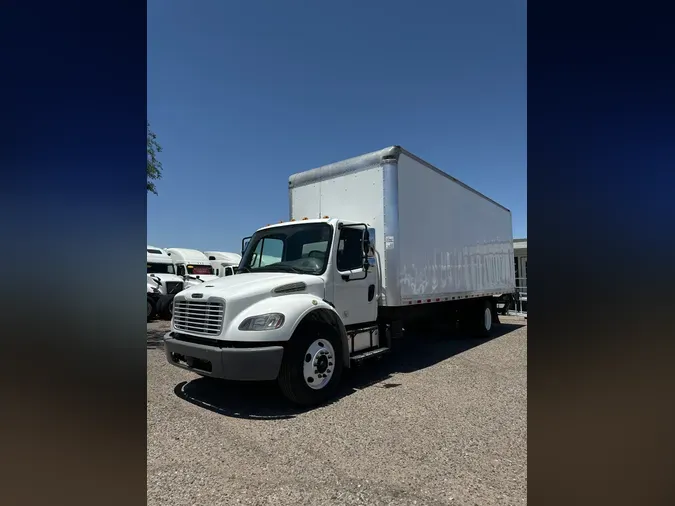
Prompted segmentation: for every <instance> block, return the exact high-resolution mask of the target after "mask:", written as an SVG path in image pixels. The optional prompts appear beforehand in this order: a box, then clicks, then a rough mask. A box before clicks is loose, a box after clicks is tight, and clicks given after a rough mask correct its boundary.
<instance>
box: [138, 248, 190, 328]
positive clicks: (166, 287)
mask: <svg viewBox="0 0 675 506" xmlns="http://www.w3.org/2000/svg"><path fill="white" fill-rule="evenodd" d="M146 250H147V260H148V270H147V275H148V277H151V278H152V279H153V280H154V281H155V282H156V284H157V289H158V290H159V293H160V296H159V297H155V298H156V300H155V306H154V310H155V312H156V313H157V314H159V315H160V316H162V317H164V318H167V319H168V318H170V317H171V307H172V300H173V296H174V295H176V294H177V293H178V292H180V291H181V290H182V289H183V288H184V286H185V280H184V279H183V277H181V276H178V275H177V274H176V266H175V265H174V263H173V260H172V259H171V257H170V256H169V255H168V254H167V253H166V251H164V250H163V249H161V248H158V247H156V246H151V245H149V244H148V245H147V246H146ZM148 293H149V292H148ZM148 304H149V299H148ZM149 309H150V306H149V305H148V310H149ZM153 316H154V315H153Z"/></svg>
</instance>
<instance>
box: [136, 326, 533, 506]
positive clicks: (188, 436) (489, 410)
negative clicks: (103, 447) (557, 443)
mask: <svg viewBox="0 0 675 506" xmlns="http://www.w3.org/2000/svg"><path fill="white" fill-rule="evenodd" d="M502 322H503V325H501V326H500V327H498V329H497V332H496V333H495V336H494V337H493V338H492V339H488V340H475V339H467V338H463V337H461V336H454V337H448V336H447V335H446V336H443V335H432V336H419V337H415V338H412V339H407V340H405V341H402V342H401V346H400V348H399V349H398V350H397V352H396V353H393V354H390V355H389V356H388V357H384V358H382V359H381V360H380V361H379V362H376V363H366V364H364V365H363V366H361V367H360V368H359V369H356V370H354V371H350V373H349V374H348V375H347V376H346V377H345V378H344V379H343V383H344V385H343V388H342V390H341V393H340V395H339V397H338V398H337V399H336V400H335V402H333V403H331V404H329V405H327V406H323V407H320V408H316V409H312V410H307V411H298V410H296V409H294V408H291V407H290V406H289V405H288V404H287V403H286V402H285V401H284V399H283V398H282V397H281V395H280V394H279V393H278V391H277V389H276V385H274V384H233V383H226V382H221V381H214V380H206V379H202V378H199V377H198V376H196V375H194V374H191V373H189V372H186V371H183V370H181V369H178V368H176V367H173V366H170V365H169V364H168V363H167V362H166V359H165V357H164V351H163V349H162V340H161V337H162V336H163V334H164V332H166V331H167V330H168V326H169V325H168V323H167V322H153V323H149V324H148V386H147V388H148V505H160V504H161V505H169V506H174V505H196V504H201V505H228V506H229V505H234V504H251V505H253V504H255V505H268V504H269V505H272V504H279V505H305V504H307V505H309V504H311V505H338V504H377V505H380V504H381V505H406V506H409V505H427V504H428V505H440V504H444V505H458V504H462V505H463V504H467V505H491V504H518V505H520V504H525V503H526V498H527V494H526V492H527V320H524V319H521V318H516V317H502Z"/></svg>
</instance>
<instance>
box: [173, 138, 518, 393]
mask: <svg viewBox="0 0 675 506" xmlns="http://www.w3.org/2000/svg"><path fill="white" fill-rule="evenodd" d="M289 200H290V220H289V221H286V222H282V223H278V224H274V225H268V226H266V227H263V228H261V229H259V230H257V231H256V232H255V233H254V234H253V236H252V237H250V238H247V239H245V240H244V241H242V244H243V245H244V246H243V248H242V249H243V252H242V260H241V262H240V264H239V268H238V274H237V275H236V276H230V277H227V278H220V279H218V280H216V281H210V282H209V283H208V284H205V285H203V286H199V287H193V288H189V289H187V290H185V291H183V292H181V293H180V294H178V295H177V296H176V298H175V302H174V313H173V319H172V326H171V331H170V332H169V333H167V334H166V336H165V344H166V347H165V349H166V355H167V360H168V361H169V363H171V364H173V365H176V366H178V367H182V368H185V369H189V370H192V371H194V372H196V373H198V374H200V375H202V376H211V377H216V378H226V379H232V380H276V381H278V383H279V386H280V387H281V390H282V392H283V393H284V395H285V396H286V397H288V398H289V399H290V400H291V401H293V402H295V403H298V404H304V405H311V404H317V403H321V402H324V401H325V400H327V399H328V398H329V397H330V396H331V395H333V394H334V393H335V390H336V388H337V385H338V383H339V381H340V377H341V375H342V373H343V371H344V370H345V369H346V368H349V367H350V366H351V365H352V364H353V363H354V362H356V361H361V360H364V359H367V358H371V357H375V356H378V355H381V354H383V353H386V352H388V351H389V350H390V349H391V348H392V342H393V340H394V339H395V338H398V337H402V335H403V332H402V329H403V328H404V327H408V326H410V325H412V324H414V323H415V322H416V321H417V322H419V321H425V320H429V319H442V320H444V321H446V322H448V323H451V324H452V323H454V322H455V321H457V322H460V323H461V324H463V326H464V328H465V329H467V330H468V331H470V332H471V333H472V334H474V335H476V336H482V337H484V336H487V335H488V334H489V332H490V330H491V329H492V326H493V323H496V322H498V320H497V315H496V311H495V297H496V296H499V295H501V294H505V293H512V292H514V291H515V278H514V267H513V238H512V231H511V213H510V211H509V210H508V209H506V208H504V207H503V206H501V205H499V204H497V203H496V202H494V201H492V200H490V199H489V198H487V197H485V196H484V195H482V194H480V193H479V192H477V191H476V190H473V189H472V188H469V187H468V186H467V185H465V184H463V183H461V182H459V181H458V180H456V179H454V178H453V177H450V176H448V175H447V174H445V173H444V172H441V171H440V170H438V169H437V168H435V167H433V166H432V165H430V164H428V163H426V162H424V161H423V160H421V159H420V158H418V157H416V156H414V155H412V154H411V153H409V152H408V151H406V150H404V149H402V148H401V147H399V146H393V147H390V148H387V149H383V150H380V151H376V152H373V153H369V154H365V155H362V156H358V157H355V158H351V159H348V160H345V161H341V162H337V163H333V164H330V165H326V166H323V167H319V168H316V169H313V170H310V171H307V172H302V173H299V174H295V175H293V176H291V177H290V179H289Z"/></svg>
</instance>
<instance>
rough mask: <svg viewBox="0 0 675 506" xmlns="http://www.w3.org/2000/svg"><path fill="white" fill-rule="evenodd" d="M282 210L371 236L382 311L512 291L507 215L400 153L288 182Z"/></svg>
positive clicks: (306, 174) (324, 169)
mask: <svg viewBox="0 0 675 506" xmlns="http://www.w3.org/2000/svg"><path fill="white" fill-rule="evenodd" d="M289 204H290V218H291V219H292V220H300V219H302V218H304V217H307V218H322V217H324V216H330V217H332V216H335V217H339V218H341V219H347V220H353V221H356V222H362V221H365V222H367V223H368V224H369V225H370V226H372V227H373V228H374V229H375V238H374V243H375V246H376V249H377V250H378V252H379V257H380V258H379V259H380V266H381V267H380V268H381V272H382V296H381V300H380V304H381V305H383V306H393V307H395V306H404V305H412V304H424V303H431V302H439V301H447V300H456V299H458V298H474V297H484V296H495V295H501V294H503V293H511V292H513V291H515V272H514V265H513V235H512V222H511V212H510V211H509V210H508V209H506V208H505V207H503V206H502V205H500V204H498V203H496V202H494V201H493V200H491V199H489V198H487V197H486V196H484V195H482V194H481V193H479V192H478V191H476V190H474V189H472V188H470V187H468V186H467V185H465V184H463V183H461V182H460V181H458V180H457V179H455V178H453V177H451V176H449V175H448V174H446V173H444V172H442V171H440V170H439V169H437V168H436V167H434V166H432V165H430V164H428V163H427V162H425V161H423V160H421V159H420V158H418V157H416V156H414V155H412V154H411V153H409V152H408V151H406V150H404V149H402V148H399V147H391V148H387V149H384V150H381V151H376V152H374V153H369V154H366V155H363V156H359V157H355V158H351V159H349V160H345V161H342V162H338V163H334V164H330V165H326V166H323V167H319V168H316V169H313V170H310V171H306V172H302V173H299V174H295V175H293V176H291V177H290V179H289Z"/></svg>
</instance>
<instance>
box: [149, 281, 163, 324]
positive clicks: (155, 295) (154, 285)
mask: <svg viewBox="0 0 675 506" xmlns="http://www.w3.org/2000/svg"><path fill="white" fill-rule="evenodd" d="M146 276H147V292H148V321H149V320H151V319H152V317H153V316H155V315H156V314H157V303H158V301H159V299H160V297H161V296H162V292H161V291H160V289H159V287H160V286H161V285H160V281H159V280H158V279H157V278H153V277H152V276H151V275H150V274H147V275H146Z"/></svg>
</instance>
